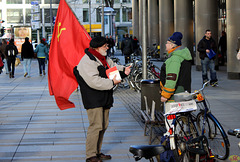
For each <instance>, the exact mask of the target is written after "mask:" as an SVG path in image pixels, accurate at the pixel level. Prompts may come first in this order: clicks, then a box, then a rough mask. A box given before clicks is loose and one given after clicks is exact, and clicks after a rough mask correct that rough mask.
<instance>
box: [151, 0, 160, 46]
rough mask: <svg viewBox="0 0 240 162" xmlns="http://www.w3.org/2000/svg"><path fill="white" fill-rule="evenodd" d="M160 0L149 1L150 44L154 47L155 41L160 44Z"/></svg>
mask: <svg viewBox="0 0 240 162" xmlns="http://www.w3.org/2000/svg"><path fill="white" fill-rule="evenodd" d="M158 16H159V14H158V0H151V1H150V0H149V1H148V46H149V47H152V45H153V43H156V44H157V45H158V43H159V40H158V36H159V34H158V32H159V29H158V26H159V20H158Z"/></svg>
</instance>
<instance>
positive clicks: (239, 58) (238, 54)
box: [236, 49, 240, 61]
mask: <svg viewBox="0 0 240 162" xmlns="http://www.w3.org/2000/svg"><path fill="white" fill-rule="evenodd" d="M236 57H237V60H239V61H240V49H239V50H238V53H237V56H236Z"/></svg>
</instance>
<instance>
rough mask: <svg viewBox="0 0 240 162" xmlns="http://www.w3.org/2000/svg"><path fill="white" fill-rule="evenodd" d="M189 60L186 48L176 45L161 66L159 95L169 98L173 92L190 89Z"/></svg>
mask: <svg viewBox="0 0 240 162" xmlns="http://www.w3.org/2000/svg"><path fill="white" fill-rule="evenodd" d="M191 60H192V56H191V53H190V51H189V49H188V48H184V47H182V46H180V47H176V48H175V50H173V51H172V52H171V53H169V58H168V59H167V60H166V61H165V63H164V64H163V65H162V67H161V76H160V86H161V91H162V93H161V95H162V96H163V97H165V98H167V99H170V98H171V97H172V95H173V94H174V93H179V92H184V91H189V92H190V91H191Z"/></svg>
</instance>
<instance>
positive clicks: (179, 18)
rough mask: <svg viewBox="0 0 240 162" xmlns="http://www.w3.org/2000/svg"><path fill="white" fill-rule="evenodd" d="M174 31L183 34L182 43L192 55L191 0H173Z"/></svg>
mask: <svg viewBox="0 0 240 162" xmlns="http://www.w3.org/2000/svg"><path fill="white" fill-rule="evenodd" d="M174 31H175V32H181V33H182V34H183V39H182V45H183V46H185V47H188V49H189V50H190V52H191V54H192V56H194V54H193V1H192V0H174ZM193 58H194V57H193Z"/></svg>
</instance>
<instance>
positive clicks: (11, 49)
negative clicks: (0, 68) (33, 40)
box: [5, 39, 18, 78]
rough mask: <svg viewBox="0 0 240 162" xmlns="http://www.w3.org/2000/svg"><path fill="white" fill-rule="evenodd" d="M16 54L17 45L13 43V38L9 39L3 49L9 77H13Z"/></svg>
mask: <svg viewBox="0 0 240 162" xmlns="http://www.w3.org/2000/svg"><path fill="white" fill-rule="evenodd" d="M17 54H18V50H17V47H16V46H15V45H14V39H11V40H10V42H9V44H8V45H7V46H6V49H5V55H6V56H7V64H8V70H9V78H14V72H15V61H16V56H17Z"/></svg>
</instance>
